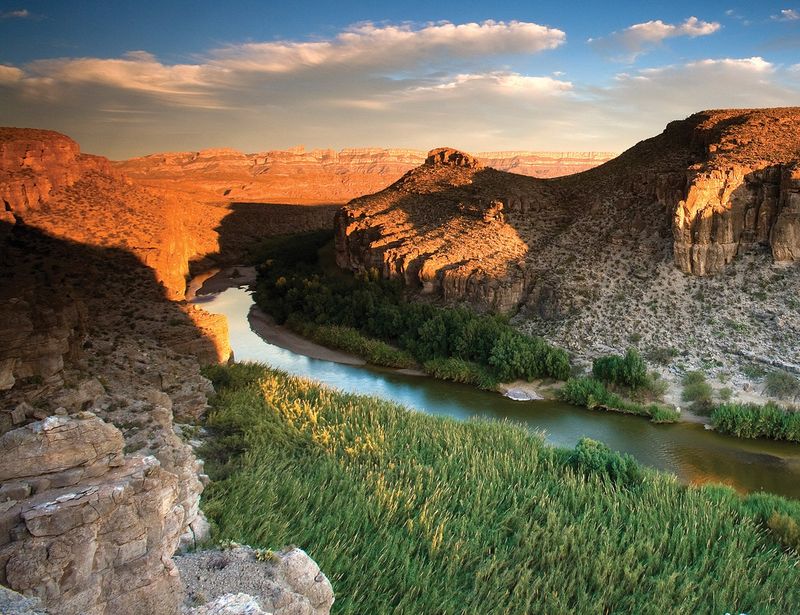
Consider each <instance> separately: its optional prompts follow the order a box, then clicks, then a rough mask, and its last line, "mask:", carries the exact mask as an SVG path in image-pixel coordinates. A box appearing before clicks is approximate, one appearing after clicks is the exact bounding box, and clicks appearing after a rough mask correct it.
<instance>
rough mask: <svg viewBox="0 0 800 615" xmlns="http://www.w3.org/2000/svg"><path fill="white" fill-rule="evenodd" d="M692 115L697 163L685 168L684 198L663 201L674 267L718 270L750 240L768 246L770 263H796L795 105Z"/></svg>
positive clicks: (799, 126)
mask: <svg viewBox="0 0 800 615" xmlns="http://www.w3.org/2000/svg"><path fill="white" fill-rule="evenodd" d="M693 117H694V118H696V121H697V125H696V127H695V130H694V133H693V135H692V138H693V142H694V143H693V145H694V147H695V148H696V149H697V150H698V151H697V153H698V155H697V160H696V161H695V162H694V164H692V165H691V166H690V167H689V169H687V181H686V190H685V193H684V195H683V198H682V199H680V200H679V201H678V202H677V203H674V202H670V201H667V202H666V205H667V206H668V207H670V208H671V209H672V210H673V211H674V218H673V227H672V228H673V235H674V240H675V242H674V254H675V262H676V264H677V265H678V267H680V269H681V270H683V271H685V272H687V273H694V274H696V275H706V274H713V273H719V272H721V271H722V270H723V269H724V268H725V266H726V265H727V264H729V263H730V262H731V261H732V260H733V259H734V258H735V257H736V255H737V253H738V252H739V251H740V250H742V249H747V248H749V247H751V246H754V245H757V244H761V245H764V246H769V247H770V249H771V252H772V255H773V258H775V260H776V261H785V260H789V261H791V260H796V258H797V254H798V249H799V248H800V244H798V241H797V237H798V230H799V229H800V227H798V217H797V216H798V213H797V187H798V184H797V180H798V174H797V169H798V165H799V164H800V109H763V110H751V111H718V112H708V113H706V114H699V115H698V116H693ZM687 121H691V118H690V120H687Z"/></svg>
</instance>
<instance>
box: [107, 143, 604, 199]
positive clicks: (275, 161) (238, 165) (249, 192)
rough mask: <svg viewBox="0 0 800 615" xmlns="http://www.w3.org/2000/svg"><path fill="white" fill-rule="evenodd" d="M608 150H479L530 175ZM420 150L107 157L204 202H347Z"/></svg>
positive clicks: (590, 163) (398, 172)
mask: <svg viewBox="0 0 800 615" xmlns="http://www.w3.org/2000/svg"><path fill="white" fill-rule="evenodd" d="M614 155H615V154H613V153H611V152H486V153H482V154H478V156H479V157H480V158H481V159H482V161H483V162H484V164H486V165H487V166H491V167H494V168H496V169H499V170H502V171H511V172H514V173H520V174H523V175H532V176H534V177H556V176H558V175H566V174H568V173H577V172H579V171H585V170H586V169H590V168H592V167H594V166H597V165H598V164H602V163H603V162H606V161H608V160H610V159H611V158H613V157H614ZM424 160H425V152H423V151H419V150H410V149H378V148H361V149H358V148H350V149H343V150H340V151H334V150H311V151H306V150H305V149H304V148H302V147H298V148H294V149H291V150H285V151H280V150H275V151H268V152H260V153H256V154H243V153H241V152H238V151H236V150H231V149H208V150H202V151H199V152H177V153H164V154H152V155H150V156H144V157H142V158H133V159H131V160H125V161H121V162H117V163H114V166H115V168H116V169H117V170H119V171H120V172H122V173H124V174H125V175H127V176H129V177H131V178H133V179H135V180H137V181H139V182H142V183H145V184H147V185H149V186H162V187H169V188H171V189H172V190H181V191H184V192H186V193H190V194H192V195H194V196H195V198H202V199H205V200H207V201H209V202H214V201H220V200H223V201H224V200H227V201H238V202H250V201H258V202H274V203H306V204H307V203H346V202H347V201H349V200H350V199H353V198H355V197H358V196H362V195H364V194H370V193H373V192H376V191H378V190H381V189H383V188H385V187H386V186H388V185H389V184H391V183H393V182H394V181H396V180H397V179H398V178H400V177H401V176H402V175H403V174H404V173H406V172H407V171H409V170H411V169H413V168H414V167H416V166H418V165H420V164H422V163H423V162H424Z"/></svg>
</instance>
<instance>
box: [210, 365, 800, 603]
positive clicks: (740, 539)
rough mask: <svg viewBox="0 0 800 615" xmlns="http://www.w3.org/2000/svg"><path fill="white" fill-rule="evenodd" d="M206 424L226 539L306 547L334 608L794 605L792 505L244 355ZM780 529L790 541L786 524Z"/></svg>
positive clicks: (213, 498)
mask: <svg viewBox="0 0 800 615" xmlns="http://www.w3.org/2000/svg"><path fill="white" fill-rule="evenodd" d="M225 369H228V370H231V372H233V373H232V375H231V377H230V378H229V379H228V381H229V382H231V383H236V385H235V386H223V387H221V388H220V389H219V390H218V394H217V396H216V397H215V399H214V400H213V402H212V409H211V411H210V412H209V416H208V424H207V427H208V428H209V430H211V431H212V433H213V429H214V428H215V426H216V425H217V424H220V423H222V424H223V425H226V426H230V425H236V426H237V427H238V430H239V432H240V433H241V434H242V437H243V443H244V450H243V451H242V452H240V453H238V454H236V455H235V457H233V458H232V459H231V461H232V463H233V464H234V465H235V467H236V471H235V472H233V473H230V474H227V476H226V477H224V478H222V479H220V478H219V477H217V476H212V478H214V479H216V480H214V481H213V482H212V483H211V484H210V485H209V487H208V488H207V491H206V492H205V493H204V495H203V497H204V502H205V503H204V509H205V511H206V514H207V515H209V517H210V518H211V520H212V521H213V524H214V527H215V533H216V536H215V538H216V539H218V540H220V539H229V540H235V541H237V542H243V543H247V544H252V545H256V546H260V547H264V548H267V547H270V546H272V547H274V546H277V545H282V544H297V545H298V546H300V547H301V548H303V549H305V550H306V551H307V552H308V553H309V554H310V555H311V556H312V557H313V558H314V559H315V560H316V561H317V562H318V563H319V565H320V566H321V568H322V570H324V571H325V573H326V575H328V577H329V578H330V579H331V582H332V583H333V586H334V588H335V591H336V609H337V612H338V613H342V614H348V615H349V614H354V613H359V614H360V613H527V612H541V613H555V614H558V613H590V614H592V613H597V614H600V613H609V612H611V613H725V612H737V613H743V612H747V613H768V614H769V613H781V614H783V613H790V612H795V611H796V607H797V605H798V604H800V559H798V557H797V555H796V554H794V553H792V552H786V551H785V546H784V544H782V543H781V542H780V538H781V537H780V536H778V534H777V533H773V530H770V529H769V528H770V525H768V522H769V520H770V519H771V518H772V517H773V515H774V514H775V513H778V514H779V515H782V516H784V517H788V518H789V519H791V520H793V521H794V522H795V523H796V522H797V521H798V520H800V505H799V504H798V503H797V502H793V501H789V500H785V499H782V498H777V497H774V496H766V495H764V494H757V495H753V496H748V497H741V496H739V495H738V494H736V493H735V492H734V491H733V490H731V489H729V488H727V487H722V486H714V487H711V486H707V487H686V486H682V485H680V484H679V483H678V482H677V481H676V479H675V477H673V476H671V475H667V474H663V473H659V472H656V471H653V470H649V469H646V468H642V467H640V466H637V465H636V464H635V463H634V462H632V461H631V460H630V459H628V458H625V457H621V456H619V455H617V454H615V453H613V452H612V451H609V450H608V449H607V448H606V447H604V446H603V445H601V444H599V443H596V442H592V441H590V440H583V441H582V442H581V443H579V445H578V446H577V447H576V448H575V449H574V450H572V451H570V450H563V449H556V448H552V447H549V446H547V445H545V444H544V442H543V440H542V437H541V436H539V435H537V434H534V433H532V432H530V431H528V430H526V429H524V428H522V427H520V426H515V425H512V424H508V423H501V422H484V421H466V422H458V421H455V420H452V419H448V418H444V417H435V416H430V415H425V414H421V413H418V412H410V411H408V410H406V409H405V408H403V407H402V406H399V405H396V404H393V403H390V402H387V401H383V400H380V399H377V398H372V397H363V396H356V395H348V394H345V393H341V392H336V391H333V390H330V389H327V388H324V387H321V386H318V385H316V384H314V383H312V382H310V381H307V380H302V379H298V378H291V377H288V376H286V375H284V374H282V373H280V372H276V371H273V370H269V369H267V368H263V367H258V366H249V365H244V366H240V365H234V366H232V367H230V368H225ZM772 525H773V526H774V527H775V528H776V531H777V532H783V534H784V535H785V536H786V537H787V540H788V539H791V537H792V536H793V535H794V534H793V529H792V527H791V525H790V524H789V523H788V522H787V521H786V519H782V520H781V521H780V522H773V523H772Z"/></svg>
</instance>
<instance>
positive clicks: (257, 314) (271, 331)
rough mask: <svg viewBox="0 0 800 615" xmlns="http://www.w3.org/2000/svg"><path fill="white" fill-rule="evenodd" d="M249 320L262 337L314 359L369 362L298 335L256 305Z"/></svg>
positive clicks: (339, 361)
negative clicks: (278, 323)
mask: <svg viewBox="0 0 800 615" xmlns="http://www.w3.org/2000/svg"><path fill="white" fill-rule="evenodd" d="M248 321H249V322H250V328H251V329H252V330H253V331H254V332H255V333H256V334H257V335H258V336H259V337H260V338H261V339H263V340H264V341H266V342H269V343H270V344H274V345H275V346H279V347H281V348H285V349H286V350H291V351H292V352H295V353H297V354H301V355H304V356H306V357H310V358H312V359H321V360H323V361H333V362H334V363H344V364H345V365H366V363H367V362H366V361H365V360H364V359H362V358H360V357H357V356H355V355H352V354H348V353H346V352H341V351H339V350H332V349H331V348H326V347H325V346H320V345H319V344H316V343H314V342H312V341H310V340H307V339H306V338H304V337H301V336H300V335H297V333H294V332H292V331H290V330H289V329H287V328H286V327H282V326H280V325H277V324H275V321H274V320H273V319H272V318H271V317H270V316H268V315H267V314H265V313H264V312H262V311H261V310H260V309H258V307H256V306H255V305H253V307H251V308H250V313H249V314H248Z"/></svg>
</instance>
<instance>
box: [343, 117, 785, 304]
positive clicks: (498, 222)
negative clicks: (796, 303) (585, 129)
mask: <svg viewBox="0 0 800 615" xmlns="http://www.w3.org/2000/svg"><path fill="white" fill-rule="evenodd" d="M799 159H800V109H766V110H751V111H747V110H745V111H709V112H703V113H699V114H696V115H694V116H692V117H690V118H689V119H687V120H684V121H682V122H673V123H672V124H670V125H669V126H668V127H667V129H666V130H665V131H664V133H663V134H661V135H659V136H658V137H654V138H653V139H649V140H648V141H644V142H642V143H640V144H638V145H636V146H635V147H633V148H631V149H630V150H628V151H627V152H625V153H623V154H622V155H620V156H619V157H618V158H616V159H614V160H612V161H610V162H608V163H606V164H604V165H602V166H599V167H597V168H595V169H592V170H590V171H587V172H585V173H581V174H578V175H574V176H569V177H563V178H558V179H551V180H537V179H533V178H526V177H521V176H518V175H512V174H506V173H501V172H499V171H497V170H494V169H491V168H484V167H483V166H482V165H480V164H479V163H478V161H477V160H476V159H475V158H474V157H472V156H470V155H469V154H465V153H463V152H457V151H455V150H450V149H447V148H441V149H439V150H433V151H432V152H430V154H429V157H428V159H427V160H426V163H425V164H424V165H422V166H420V167H418V168H416V169H414V170H412V171H410V172H409V173H407V174H406V175H405V176H404V177H403V178H401V179H400V180H399V181H398V182H396V183H395V184H393V185H392V186H390V187H389V188H387V189H386V190H383V191H381V192H378V193H376V194H374V195H371V196H367V197H362V198H359V199H355V200H353V201H351V202H350V203H349V204H348V205H347V206H346V207H345V208H344V209H343V210H342V211H341V212H340V213H339V214H338V216H337V220H336V233H337V235H336V237H337V260H338V262H339V264H340V266H342V267H347V268H351V269H356V270H358V269H368V268H372V267H375V268H377V269H379V270H380V271H381V272H382V273H383V275H384V276H386V277H391V278H402V279H404V280H405V281H406V283H407V284H409V285H410V286H412V287H418V288H419V289H420V290H421V291H422V292H423V293H433V294H435V295H441V296H442V297H443V298H444V299H445V300H446V301H448V302H457V301H462V300H464V301H468V302H470V303H473V304H475V305H477V306H479V307H484V308H489V309H494V310H500V311H514V310H516V309H517V308H518V307H519V306H520V305H521V304H522V303H524V302H526V301H527V302H529V303H533V304H534V305H535V306H536V307H537V309H538V310H540V311H543V312H548V311H549V312H551V313H553V315H555V316H558V314H563V309H562V308H561V307H559V306H558V305H553V301H551V299H550V297H552V296H553V295H555V294H557V293H556V291H555V289H554V288H553V285H554V283H553V282H552V281H551V280H549V279H548V278H549V277H551V276H550V274H549V273H548V272H552V271H553V270H555V269H557V268H563V266H564V263H560V262H559V260H558V259H559V258H560V255H561V252H562V251H561V250H560V249H559V247H561V246H567V245H569V244H570V243H571V244H572V246H573V248H574V250H573V251H574V252H575V253H576V255H577V253H580V252H585V251H587V250H588V251H597V252H598V253H600V252H602V251H604V249H605V248H604V247H603V244H606V245H608V244H609V243H612V244H613V243H616V242H621V243H622V244H623V245H631V246H633V245H636V244H638V245H639V247H638V249H639V250H643V251H644V252H645V253H650V254H651V255H652V257H653V260H654V261H657V260H659V259H660V258H661V254H662V253H663V250H664V249H666V248H667V247H669V248H671V250H672V252H673V255H674V262H675V264H676V265H677V266H678V267H679V268H680V269H681V270H682V271H684V272H686V273H692V274H695V275H706V274H712V273H719V272H721V271H723V269H724V268H725V266H726V265H727V264H728V263H730V262H731V261H732V259H733V258H734V257H735V256H736V254H737V253H738V252H740V251H741V250H747V249H750V248H752V247H757V246H759V245H763V246H766V247H768V248H769V249H770V250H771V253H772V256H773V258H774V259H775V260H776V261H786V260H788V261H792V260H795V259H796V257H797V254H798V250H800V244H798V233H800V226H798V224H799V223H798V198H800V197H798V164H799V163H798V160H799ZM670 244H671V245H670ZM575 259H576V256H573V257H572V260H575ZM589 268H590V270H591V264H590V265H589ZM548 304H549V305H548Z"/></svg>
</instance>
